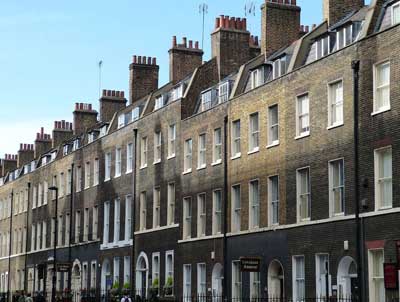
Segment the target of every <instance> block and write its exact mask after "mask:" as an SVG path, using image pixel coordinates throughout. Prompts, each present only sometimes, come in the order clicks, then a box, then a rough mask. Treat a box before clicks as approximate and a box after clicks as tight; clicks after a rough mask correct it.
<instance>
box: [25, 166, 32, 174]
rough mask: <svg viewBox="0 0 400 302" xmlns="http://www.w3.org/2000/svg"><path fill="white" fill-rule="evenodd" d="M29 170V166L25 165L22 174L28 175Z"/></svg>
mask: <svg viewBox="0 0 400 302" xmlns="http://www.w3.org/2000/svg"><path fill="white" fill-rule="evenodd" d="M30 169H31V166H30V164H26V165H25V166H24V174H28V173H29V172H31V171H30Z"/></svg>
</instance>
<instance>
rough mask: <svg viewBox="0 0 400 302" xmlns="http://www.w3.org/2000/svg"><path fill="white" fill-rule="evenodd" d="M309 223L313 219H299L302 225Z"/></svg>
mask: <svg viewBox="0 0 400 302" xmlns="http://www.w3.org/2000/svg"><path fill="white" fill-rule="evenodd" d="M309 221H311V218H304V219H301V218H300V219H299V220H298V223H302V222H309Z"/></svg>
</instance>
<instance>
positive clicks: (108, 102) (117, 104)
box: [100, 57, 151, 122]
mask: <svg viewBox="0 0 400 302" xmlns="http://www.w3.org/2000/svg"><path fill="white" fill-rule="evenodd" d="M150 60H151V58H150V57H149V58H148V62H150ZM150 64H151V63H150ZM126 102H127V100H126V98H125V92H124V91H116V90H103V94H102V96H101V98H100V120H101V121H102V122H110V121H111V119H112V118H113V116H114V114H115V113H116V112H118V111H119V110H121V109H124V108H125V107H126Z"/></svg>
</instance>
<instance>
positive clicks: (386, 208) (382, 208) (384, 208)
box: [377, 206, 393, 212]
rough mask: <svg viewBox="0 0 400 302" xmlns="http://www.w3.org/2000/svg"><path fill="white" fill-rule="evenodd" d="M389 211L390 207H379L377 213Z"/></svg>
mask: <svg viewBox="0 0 400 302" xmlns="http://www.w3.org/2000/svg"><path fill="white" fill-rule="evenodd" d="M390 209H393V207H392V206H386V207H380V208H379V209H378V210H377V211H378V212H379V211H384V210H390Z"/></svg>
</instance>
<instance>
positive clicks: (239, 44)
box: [211, 16, 255, 78]
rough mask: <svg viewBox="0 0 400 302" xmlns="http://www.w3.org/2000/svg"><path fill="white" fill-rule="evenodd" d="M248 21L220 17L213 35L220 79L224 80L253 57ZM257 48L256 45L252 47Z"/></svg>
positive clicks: (212, 46)
mask: <svg viewBox="0 0 400 302" xmlns="http://www.w3.org/2000/svg"><path fill="white" fill-rule="evenodd" d="M253 42H254V43H255V41H252V40H251V37H250V32H249V31H248V30H247V21H246V19H241V18H234V17H229V16H220V17H219V18H216V20H215V30H214V32H213V33H212V34H211V52H212V57H213V58H217V62H218V69H219V74H220V78H224V77H226V76H227V75H229V74H231V73H232V72H234V71H235V70H238V69H239V67H240V66H241V65H243V64H244V63H245V62H247V61H249V60H250V59H251V58H252V55H255V54H254V52H252V51H251V50H250V49H251V46H250V44H252V43H253ZM252 46H255V45H252Z"/></svg>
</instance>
